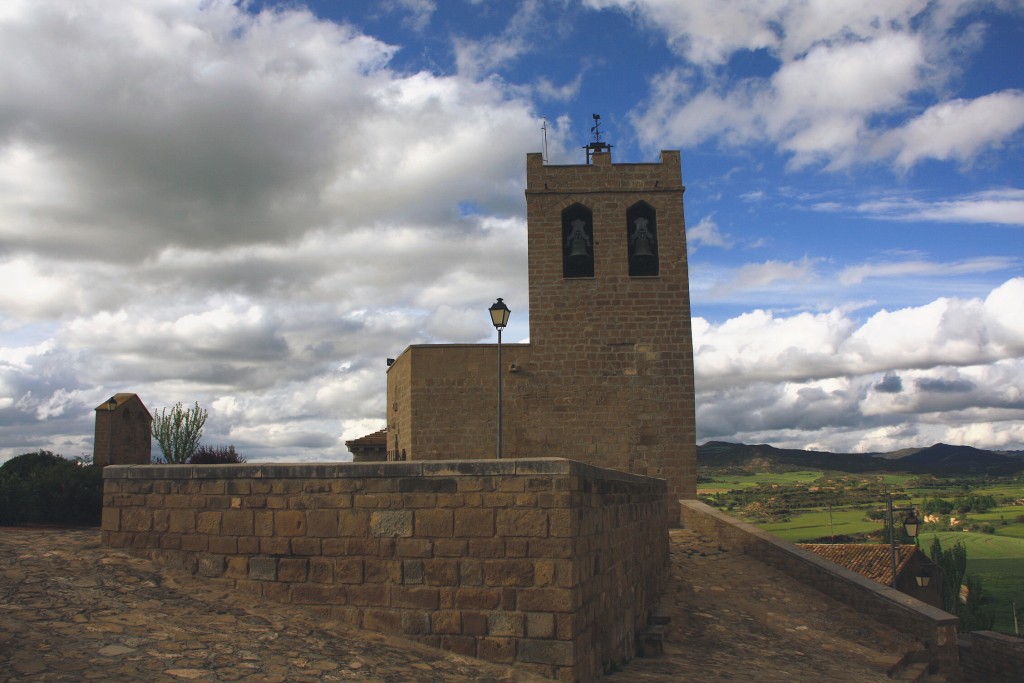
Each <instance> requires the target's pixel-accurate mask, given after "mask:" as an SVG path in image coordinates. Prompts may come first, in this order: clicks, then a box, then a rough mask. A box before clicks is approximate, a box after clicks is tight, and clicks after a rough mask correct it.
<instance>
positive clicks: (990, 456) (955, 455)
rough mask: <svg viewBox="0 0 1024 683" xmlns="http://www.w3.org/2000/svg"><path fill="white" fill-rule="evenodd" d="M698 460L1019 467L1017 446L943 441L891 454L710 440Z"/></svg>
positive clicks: (785, 466)
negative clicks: (1005, 447)
mask: <svg viewBox="0 0 1024 683" xmlns="http://www.w3.org/2000/svg"><path fill="white" fill-rule="evenodd" d="M697 465H698V467H709V468H713V469H719V468H739V469H747V470H750V471H784V470H792V469H820V470H838V471H841V472H911V473H914V474H947V475H948V474H1012V473H1014V472H1020V471H1024V457H1022V455H1021V452H1020V451H1016V452H996V451H988V450H982V449H979V448H972V447H971V446H951V445H949V444H943V443H938V444H935V445H933V446H929V447H928V448H912V449H904V450H901V451H896V452H892V453H827V452H823V451H804V450H799V449H787V448H775V447H774V446H769V445H767V444H755V445H748V444H739V443H728V442H725V441H709V442H707V443H706V444H704V445H700V446H697Z"/></svg>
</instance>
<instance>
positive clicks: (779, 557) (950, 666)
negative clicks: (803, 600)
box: [680, 500, 959, 673]
mask: <svg viewBox="0 0 1024 683" xmlns="http://www.w3.org/2000/svg"><path fill="white" fill-rule="evenodd" d="M680 504H681V507H682V522H683V526H684V527H685V528H687V529H693V530H695V531H697V532H699V533H701V534H704V535H706V536H709V537H711V538H717V539H718V540H719V541H720V542H721V543H723V544H726V545H729V546H732V547H735V548H738V549H740V550H742V551H743V552H744V553H745V554H747V555H750V556H752V557H756V558H757V559H758V560H759V561H761V562H764V563H765V564H767V565H770V566H772V567H775V568H777V569H780V570H781V571H784V572H785V573H786V574H788V575H790V576H792V577H793V578H795V579H796V580H798V581H800V582H801V583H804V584H805V585H808V586H811V587H812V588H815V589H817V590H819V591H821V592H822V593H824V594H825V595H828V596H829V597H831V598H833V599H835V600H838V601H840V602H842V603H844V604H846V605H849V606H850V607H852V608H853V609H855V610H857V611H858V612H860V613H862V614H866V615H868V616H870V617H872V618H874V619H876V620H877V621H880V622H883V623H885V624H887V625H888V626H891V627H893V628H896V629H899V630H900V631H902V632H903V633H906V634H907V635H910V636H912V637H914V638H916V639H917V640H918V641H919V642H920V644H921V645H922V646H923V647H925V648H926V649H927V650H928V652H929V654H930V656H931V658H932V663H933V665H934V666H936V667H938V668H939V670H941V671H943V672H946V673H954V672H958V671H959V668H958V659H959V656H958V652H957V635H956V624H957V618H956V617H955V616H954V615H952V614H949V613H948V612H944V611H943V610H940V609H938V608H936V607H932V606H931V605H928V604H926V603H924V602H921V601H920V600H916V599H914V598H912V597H910V596H909V595H904V594H903V593H901V592H899V591H897V590H895V589H893V588H891V587H890V586H883V585H882V584H880V583H878V582H877V581H872V580H871V579H868V578H866V577H864V576H861V575H860V574H858V573H856V572H854V571H852V570H850V569H847V568H846V567H841V566H839V565H837V564H834V563H832V562H829V561H828V560H826V559H824V558H822V557H820V556H818V555H815V554H814V553H812V552H810V551H808V550H804V549H802V548H798V547H797V546H795V545H793V544H792V543H787V542H786V541H783V540H781V539H779V538H776V537H775V536H772V535H771V534H768V533H766V532H764V531H761V530H760V529H758V528H757V527H755V526H753V525H751V524H744V523H742V522H739V521H738V520H736V519H734V518H732V517H729V516H728V515H726V514H724V513H722V512H719V511H718V510H716V509H714V508H713V507H711V506H709V505H705V504H704V503H700V502H697V501H693V500H685V501H681V502H680Z"/></svg>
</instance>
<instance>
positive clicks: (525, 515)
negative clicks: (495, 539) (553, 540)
mask: <svg viewBox="0 0 1024 683" xmlns="http://www.w3.org/2000/svg"><path fill="white" fill-rule="evenodd" d="M497 530H498V534H499V535H500V536H536V537H546V536H547V535H548V513H547V511H545V510H538V509H533V508H525V509H522V508H513V509H511V510H498V518H497Z"/></svg>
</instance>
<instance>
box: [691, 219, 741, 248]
mask: <svg viewBox="0 0 1024 683" xmlns="http://www.w3.org/2000/svg"><path fill="white" fill-rule="evenodd" d="M686 240H687V245H688V246H689V247H691V251H692V250H694V249H696V247H697V246H698V245H700V246H705V247H721V248H723V249H729V248H731V247H732V245H733V240H732V237H731V236H729V235H727V234H725V233H723V232H722V231H721V230H719V229H718V224H717V223H715V219H714V218H712V217H711V216H705V217H704V218H702V219H700V221H699V222H698V223H697V224H696V225H694V226H690V227H687V228H686Z"/></svg>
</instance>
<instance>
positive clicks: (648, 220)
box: [626, 202, 658, 276]
mask: <svg viewBox="0 0 1024 683" xmlns="http://www.w3.org/2000/svg"><path fill="white" fill-rule="evenodd" d="M626 240H627V241H626V244H627V245H628V248H629V274H630V276H643V275H657V274H658V218H657V212H656V211H655V210H654V207H653V206H651V205H650V204H648V203H647V202H637V203H636V204H634V205H633V206H631V207H629V209H628V210H627V211H626Z"/></svg>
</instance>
